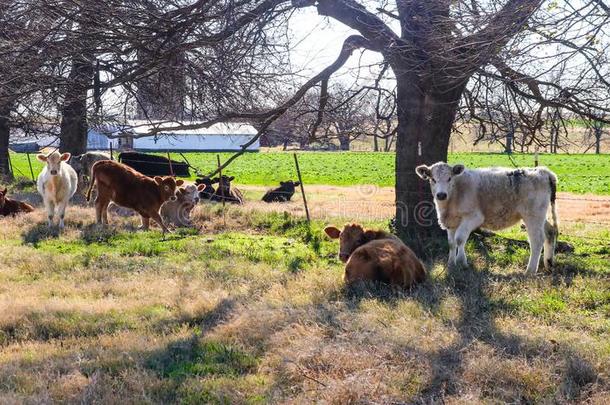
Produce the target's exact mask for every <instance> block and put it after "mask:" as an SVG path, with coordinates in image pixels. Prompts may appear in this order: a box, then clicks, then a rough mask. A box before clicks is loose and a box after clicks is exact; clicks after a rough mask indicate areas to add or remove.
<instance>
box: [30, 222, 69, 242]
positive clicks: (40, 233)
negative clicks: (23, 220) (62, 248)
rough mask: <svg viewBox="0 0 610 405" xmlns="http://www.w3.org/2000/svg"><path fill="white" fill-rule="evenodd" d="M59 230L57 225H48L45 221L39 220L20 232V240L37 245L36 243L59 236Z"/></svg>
mask: <svg viewBox="0 0 610 405" xmlns="http://www.w3.org/2000/svg"><path fill="white" fill-rule="evenodd" d="M59 235H60V231H59V227H58V226H52V227H49V226H48V225H47V223H45V222H41V223H38V224H36V225H34V226H33V227H31V228H30V229H28V230H27V231H25V232H24V233H23V234H22V240H23V243H25V244H30V245H34V247H38V244H39V243H40V242H42V241H44V240H48V239H56V238H59Z"/></svg>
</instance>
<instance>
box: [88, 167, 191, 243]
mask: <svg viewBox="0 0 610 405" xmlns="http://www.w3.org/2000/svg"><path fill="white" fill-rule="evenodd" d="M96 182H97V198H96V199H95V216H96V221H97V223H98V224H100V223H101V224H107V223H108V204H110V201H112V202H114V203H115V204H117V205H120V206H122V207H125V208H131V209H133V210H134V211H136V212H137V213H138V214H140V216H141V217H142V229H144V230H147V229H148V228H149V226H150V219H151V218H152V219H153V220H154V221H155V222H156V223H157V224H159V226H160V227H161V229H162V230H163V232H169V229H167V227H166V226H165V223H164V222H163V219H162V218H161V215H160V214H159V210H160V208H161V205H163V203H164V202H166V201H168V200H172V201H173V200H176V188H177V187H179V186H181V185H182V184H183V183H184V182H183V181H182V180H175V179H174V178H173V177H159V176H157V177H155V178H154V179H151V178H150V177H146V176H145V175H143V174H142V173H140V172H137V171H135V170H134V169H132V168H131V167H129V166H126V165H124V164H122V163H118V162H115V161H112V160H103V161H100V162H97V163H95V164H94V165H93V167H92V168H91V184H90V185H89V190H88V191H87V201H89V200H90V199H91V190H92V189H93V186H94V185H95V183H96Z"/></svg>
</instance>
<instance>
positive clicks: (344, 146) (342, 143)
mask: <svg viewBox="0 0 610 405" xmlns="http://www.w3.org/2000/svg"><path fill="white" fill-rule="evenodd" d="M349 144H350V139H349V135H346V136H339V149H340V150H349Z"/></svg>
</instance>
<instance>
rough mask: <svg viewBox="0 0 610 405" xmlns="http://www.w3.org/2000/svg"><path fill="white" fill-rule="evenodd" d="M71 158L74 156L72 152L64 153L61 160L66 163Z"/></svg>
mask: <svg viewBox="0 0 610 405" xmlns="http://www.w3.org/2000/svg"><path fill="white" fill-rule="evenodd" d="M70 156H72V155H71V154H70V152H66V153H62V155H61V158H59V160H61V161H62V162H65V161H67V160H69V159H70Z"/></svg>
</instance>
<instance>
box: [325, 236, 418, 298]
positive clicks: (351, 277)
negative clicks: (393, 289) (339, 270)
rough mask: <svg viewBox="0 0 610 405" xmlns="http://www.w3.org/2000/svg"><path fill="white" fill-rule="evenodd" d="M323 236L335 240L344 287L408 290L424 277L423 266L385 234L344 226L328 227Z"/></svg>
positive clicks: (411, 252)
mask: <svg viewBox="0 0 610 405" xmlns="http://www.w3.org/2000/svg"><path fill="white" fill-rule="evenodd" d="M324 232H326V234H327V235H328V236H330V237H331V238H333V239H337V238H338V239H339V259H340V260H341V261H342V262H344V263H346V265H345V274H344V279H345V282H346V283H347V284H352V283H355V282H358V281H381V282H384V283H388V284H392V285H397V286H400V287H403V288H409V287H411V286H412V285H414V284H416V283H419V282H421V281H423V280H424V279H425V277H426V270H425V268H424V265H423V264H422V262H421V261H420V260H419V259H418V258H417V256H415V253H413V251H412V250H411V249H409V248H408V247H407V245H405V244H404V243H403V242H402V241H401V240H400V239H398V237H396V236H394V235H392V234H390V233H388V232H385V231H375V230H370V229H367V230H365V229H364V228H362V226H361V225H358V224H347V225H345V227H344V228H343V230H342V231H340V230H339V229H337V228H336V227H334V226H328V227H326V228H324Z"/></svg>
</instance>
